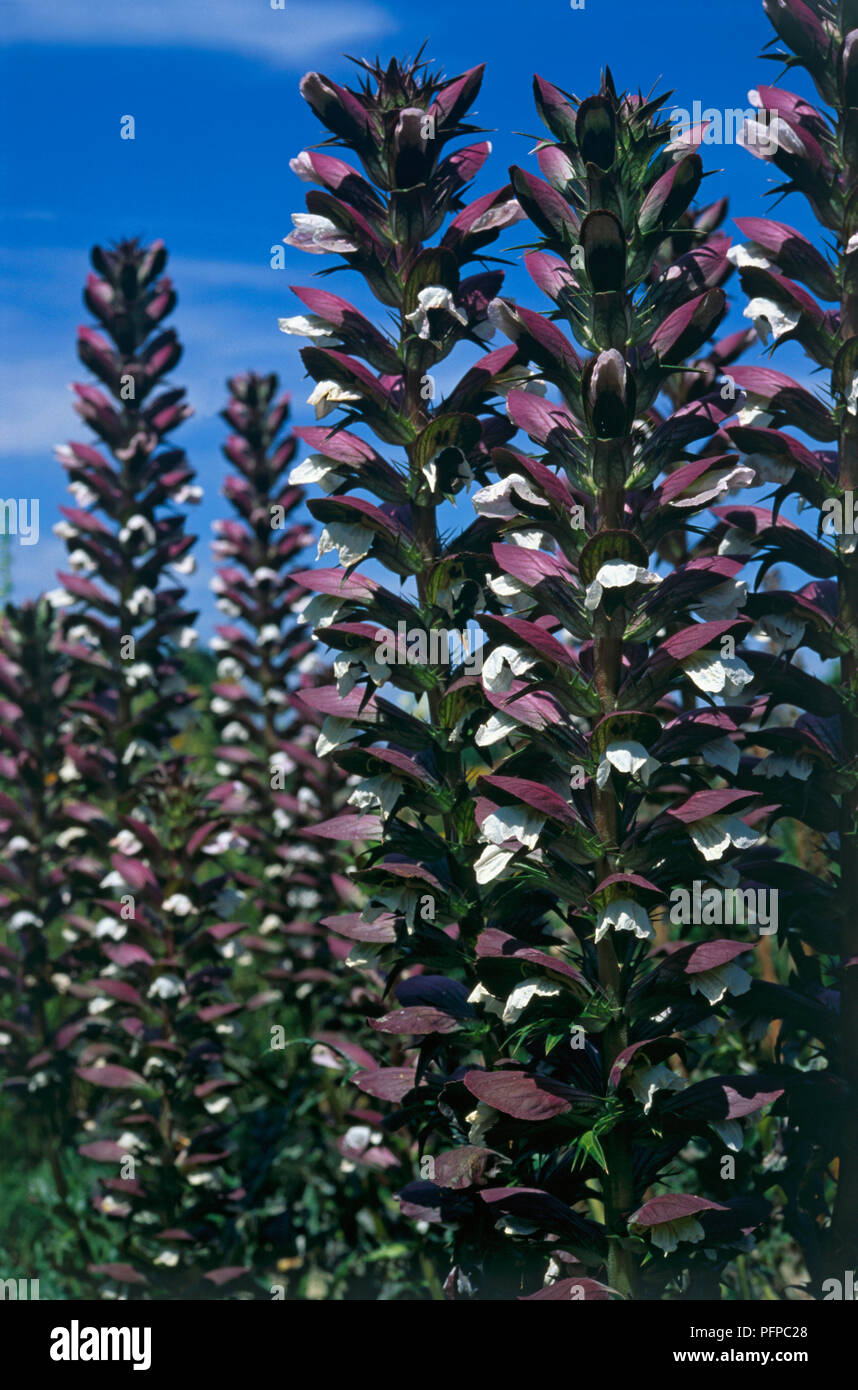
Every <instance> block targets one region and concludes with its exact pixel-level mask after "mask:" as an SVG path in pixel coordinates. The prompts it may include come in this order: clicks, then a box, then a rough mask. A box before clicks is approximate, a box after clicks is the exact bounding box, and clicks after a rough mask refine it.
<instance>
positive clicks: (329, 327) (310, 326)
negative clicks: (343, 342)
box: [277, 314, 340, 347]
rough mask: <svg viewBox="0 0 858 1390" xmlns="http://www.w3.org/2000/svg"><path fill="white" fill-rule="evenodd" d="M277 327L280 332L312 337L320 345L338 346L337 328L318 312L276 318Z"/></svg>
mask: <svg viewBox="0 0 858 1390" xmlns="http://www.w3.org/2000/svg"><path fill="white" fill-rule="evenodd" d="M277 327H278V328H279V329H280V332H281V333H293V334H295V335H296V336H298V337H301V338H312V339H313V340H314V342H316V343H318V344H319V346H320V347H339V346H340V339H339V337H338V336H337V330H336V329H335V327H334V325H333V324H332V323H328V320H327V319H323V318H322V316H321V315H320V314H295V315H294V317H292V318H290V319H278V320H277Z"/></svg>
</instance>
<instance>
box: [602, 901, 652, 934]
mask: <svg viewBox="0 0 858 1390" xmlns="http://www.w3.org/2000/svg"><path fill="white" fill-rule="evenodd" d="M609 928H610V929H611V930H612V931H631V932H634V934H635V936H637V937H640V939H641V940H642V941H646V940H648V939H649V938H650V937H651V936H655V928H654V927H653V925H652V922H651V921H650V919H649V913H648V912H647V910H646V908H645V907H642V906H641V904H640V903H636V902H634V901H633V900H632V899H631V898H614V899H613V901H612V902H609V903H608V904H607V905H606V906H605V907H603V908H601V909H600V911H599V916H598V918H597V919H596V938H595V939H596V943H597V944H598V943H599V942H600V941H601V940H602V937H603V936H605V935H606V934H607V932H608V929H609Z"/></svg>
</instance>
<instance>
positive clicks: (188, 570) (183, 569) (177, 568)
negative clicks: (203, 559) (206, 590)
mask: <svg viewBox="0 0 858 1390" xmlns="http://www.w3.org/2000/svg"><path fill="white" fill-rule="evenodd" d="M196 568H197V562H196V560H195V559H194V557H193V555H183V556H182V558H181V560H174V561H173V563H172V564H171V566H170V569H171V570H172V571H173V573H174V574H194V573H195V572H196Z"/></svg>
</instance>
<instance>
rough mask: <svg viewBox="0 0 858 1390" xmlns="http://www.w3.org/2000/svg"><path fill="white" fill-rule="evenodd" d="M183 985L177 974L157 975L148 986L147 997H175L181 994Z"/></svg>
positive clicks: (183, 989) (183, 988)
mask: <svg viewBox="0 0 858 1390" xmlns="http://www.w3.org/2000/svg"><path fill="white" fill-rule="evenodd" d="M184 991H185V986H184V985H183V984H182V981H181V980H180V979H179V977H178V975H159V976H158V978H157V980H154V981H153V982H152V984H151V986H150V987H149V992H148V996H147V997H148V998H149V999H176V998H177V997H178V995H180V994H183V993H184Z"/></svg>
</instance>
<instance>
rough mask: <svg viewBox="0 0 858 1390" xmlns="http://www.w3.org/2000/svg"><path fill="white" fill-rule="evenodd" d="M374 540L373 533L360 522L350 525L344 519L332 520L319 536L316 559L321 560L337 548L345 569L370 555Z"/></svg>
mask: <svg viewBox="0 0 858 1390" xmlns="http://www.w3.org/2000/svg"><path fill="white" fill-rule="evenodd" d="M372 542H373V533H372V531H370V530H368V529H367V528H366V527H365V526H361V525H360V524H359V523H356V524H354V525H351V526H350V525H349V524H348V523H347V522H344V521H332V522H331V523H330V524H329V525H328V526H326V527H325V528H324V530H323V531H322V534H321V535H320V536H319V544H318V546H317V549H316V559H317V560H321V558H322V556H323V555H326V554H327V553H328V551H329V550H336V552H337V555H338V556H339V561H340V564H341V565H342V566H343V568H344V569H348V568H349V566H350V565H354V564H357V562H358V560H362V559H363V558H364V556H366V555H368V554H369V552H370V550H371V548H372Z"/></svg>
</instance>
